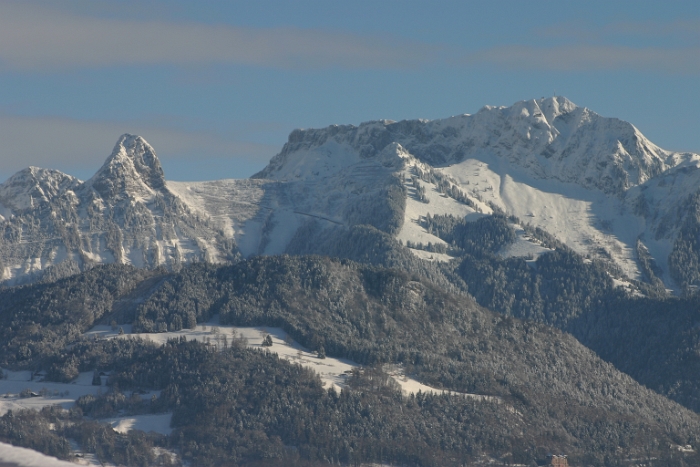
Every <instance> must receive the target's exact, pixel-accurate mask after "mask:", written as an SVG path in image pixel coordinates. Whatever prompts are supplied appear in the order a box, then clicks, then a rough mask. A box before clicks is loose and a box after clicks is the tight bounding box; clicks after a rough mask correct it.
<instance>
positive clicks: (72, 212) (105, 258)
mask: <svg viewBox="0 0 700 467" xmlns="http://www.w3.org/2000/svg"><path fill="white" fill-rule="evenodd" d="M0 229H2V231H3V232H4V235H3V237H2V238H0V281H2V282H5V283H9V284H13V283H21V282H24V281H28V280H33V279H35V278H39V277H44V276H46V275H47V274H50V275H51V276H50V277H59V276H63V275H66V274H70V273H75V272H78V271H80V270H82V269H85V268H87V267H90V266H91V265H94V264H99V263H112V262H116V263H125V264H133V265H135V266H140V267H156V266H165V267H177V266H178V265H179V264H181V263H183V262H189V261H211V262H220V261H226V260H229V259H232V258H234V257H235V256H236V255H237V254H238V249H237V247H236V244H235V241H234V240H233V239H232V238H227V237H226V236H225V234H224V233H223V232H222V231H221V229H220V228H219V226H218V225H215V223H213V222H212V221H211V219H210V218H209V216H207V215H201V214H198V213H196V212H195V210H194V209H192V207H191V206H189V205H187V203H185V202H183V201H182V199H181V198H180V197H179V196H178V195H176V194H175V193H173V192H172V191H170V190H169V189H168V188H167V186H166V184H165V176H164V174H163V169H162V167H161V165H160V162H159V160H158V157H157V156H156V153H155V151H154V150H153V148H152V147H151V146H150V145H149V144H148V142H146V140H145V139H144V138H142V137H140V136H134V135H128V134H125V135H122V136H121V137H120V138H119V140H118V141H117V144H116V145H115V147H114V150H113V151H112V153H111V154H110V156H109V157H108V158H107V160H106V161H105V163H104V165H103V166H102V167H101V168H100V169H99V170H98V171H97V173H96V174H95V175H94V176H93V177H92V178H90V179H89V180H87V181H86V182H82V181H80V180H78V179H76V178H74V177H71V176H69V175H66V174H63V173H61V172H58V171H55V170H45V169H38V168H35V167H30V168H27V169H24V170H22V171H20V172H18V173H17V174H15V175H13V176H12V177H11V178H10V179H9V180H7V181H6V182H5V183H3V184H2V185H0Z"/></svg>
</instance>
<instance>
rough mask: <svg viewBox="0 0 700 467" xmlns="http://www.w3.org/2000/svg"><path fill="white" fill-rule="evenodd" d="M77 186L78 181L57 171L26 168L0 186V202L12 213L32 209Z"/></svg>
mask: <svg viewBox="0 0 700 467" xmlns="http://www.w3.org/2000/svg"><path fill="white" fill-rule="evenodd" d="M78 184H80V180H78V179H77V178H75V177H72V176H70V175H67V174H64V173H63V172H60V171H58V170H52V169H41V168H38V167H27V168H26V169H23V170H20V171H19V172H17V173H16V174H14V175H13V176H12V177H10V178H9V179H8V180H7V181H5V182H4V183H3V184H1V185H0V202H1V203H2V204H3V205H5V206H6V207H7V208H10V209H12V210H14V211H21V210H25V209H32V208H35V207H38V206H39V205H40V204H42V203H46V202H49V201H50V200H52V199H54V198H55V197H57V196H59V195H60V194H62V193H64V192H65V191H66V190H69V189H73V188H75V187H76V186H78Z"/></svg>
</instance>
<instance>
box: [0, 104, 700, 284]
mask: <svg viewBox="0 0 700 467" xmlns="http://www.w3.org/2000/svg"><path fill="white" fill-rule="evenodd" d="M699 166H700V156H698V155H696V154H690V153H675V152H670V151H665V150H663V149H661V148H659V147H658V146H656V145H654V144H653V143H651V142H650V141H649V140H647V139H646V138H645V137H644V136H643V135H642V134H641V133H640V132H639V130H637V129H636V128H635V127H634V126H633V125H632V124H630V123H627V122H624V121H621V120H618V119H614V118H606V117H602V116H600V115H598V114H596V113H594V112H592V111H591V110H589V109H586V108H584V107H578V106H576V105H575V104H573V103H572V102H570V101H569V100H567V99H566V98H564V97H556V98H547V99H538V100H530V101H522V102H518V103H516V104H514V105H513V106H511V107H484V108H483V109H481V110H480V111H479V112H477V113H476V114H474V115H460V116H455V117H451V118H447V119H442V120H433V121H427V120H410V121H401V122H392V121H386V120H382V121H374V122H368V123H363V124H361V125H359V126H353V125H342V126H339V125H333V126H330V127H327V128H324V129H310V130H295V131H293V132H292V133H291V134H290V136H289V140H288V142H287V143H286V144H285V145H284V147H283V148H282V150H281V152H280V153H279V154H278V155H276V156H275V157H273V158H272V160H271V161H270V163H269V165H268V166H267V167H266V168H265V169H263V170H262V171H261V172H260V173H258V174H256V175H255V176H254V177H253V178H252V179H249V180H219V181H210V182H171V181H166V179H165V177H164V174H163V171H162V169H161V167H160V164H159V162H158V159H157V157H156V156H155V152H154V151H153V149H152V148H151V147H150V146H149V145H148V143H146V142H145V141H144V140H143V138H140V137H135V136H130V135H125V136H123V137H122V138H121V139H120V141H119V142H118V143H117V146H116V147H115V151H114V152H113V154H112V155H111V156H110V158H109V159H108V160H107V162H105V165H104V166H103V167H102V168H101V169H100V170H99V171H98V173H97V174H96V175H95V176H94V177H92V178H91V179H90V180H88V181H87V182H81V181H79V180H76V179H74V178H72V177H70V176H67V175H65V174H61V173H59V172H56V171H48V170H42V169H35V168H31V169H26V170H25V171H22V172H20V173H18V174H16V175H15V176H13V177H12V178H11V179H9V180H8V181H6V182H5V183H3V184H2V185H0V216H2V217H1V218H0V227H1V228H2V232H3V235H2V238H0V271H1V273H2V276H1V277H2V280H3V281H4V283H6V284H11V283H19V282H22V281H31V280H35V279H36V278H38V277H41V276H43V275H46V274H48V276H47V277H58V276H60V275H62V274H66V273H69V272H75V271H77V270H82V269H84V268H85V267H89V266H90V265H92V264H99V263H109V262H120V263H128V264H134V265H137V266H145V267H154V266H158V265H163V266H166V267H170V268H177V267H178V265H179V264H182V263H185V262H189V261H199V260H207V261H212V262H225V261H229V260H231V259H234V258H236V256H237V255H238V253H239V252H240V254H241V255H242V256H244V257H249V256H251V255H258V254H279V253H285V252H287V253H294V254H299V253H304V254H306V253H322V254H330V253H329V252H330V251H331V250H332V251H333V253H332V254H334V255H338V256H343V257H348V258H350V259H354V260H358V261H365V259H366V257H365V256H362V255H365V254H366V253H367V251H366V250H367V249H366V247H365V248H363V249H362V250H363V252H362V253H360V251H361V249H358V248H355V247H352V248H348V249H347V250H344V249H343V248H342V245H341V246H333V247H332V248H330V247H329V243H328V239H329V238H332V237H334V236H337V235H340V236H344V237H348V236H349V235H350V236H352V237H353V238H357V232H359V230H357V228H358V227H359V226H363V225H364V226H371V227H372V228H374V229H375V230H376V231H377V232H381V233H383V234H386V235H389V236H391V237H393V238H394V239H395V240H396V241H397V243H398V242H400V243H402V244H403V245H404V246H408V249H405V248H403V247H401V246H400V245H398V244H397V245H393V246H391V249H392V251H393V252H394V253H392V256H393V257H396V256H402V255H404V254H405V253H406V252H407V251H408V252H411V254H412V255H413V257H414V258H415V260H416V261H422V260H428V261H432V262H446V261H449V260H450V259H452V258H453V257H455V256H456V255H458V254H457V252H455V251H454V250H453V249H451V248H450V245H449V244H448V243H446V242H445V241H444V240H443V239H441V238H439V236H437V235H434V233H433V232H430V231H429V229H428V228H427V227H426V219H427V217H428V215H436V214H439V215H452V216H456V217H459V218H464V217H466V218H467V219H468V220H470V221H472V220H476V219H479V218H480V217H483V216H484V215H490V214H492V213H493V212H494V210H497V211H504V212H505V213H506V214H507V215H512V216H515V217H514V218H513V221H512V222H513V226H514V228H516V230H519V231H520V230H522V228H524V227H527V224H530V225H532V226H533V227H538V228H540V229H542V230H544V231H546V232H548V233H549V234H551V235H553V236H554V237H555V238H556V239H557V240H558V241H559V242H561V243H563V244H565V245H566V246H568V247H569V248H571V249H572V250H574V251H575V252H577V253H578V254H580V255H582V256H584V257H588V258H591V259H595V260H599V261H603V262H605V263H607V264H608V265H609V266H610V268H609V269H610V271H611V272H612V273H613V275H614V276H615V278H616V279H619V280H620V281H621V282H619V283H620V284H624V283H628V282H629V281H644V282H647V283H649V284H651V285H653V286H654V287H656V288H657V289H658V290H662V289H664V288H668V289H672V290H674V291H675V292H676V293H679V294H681V293H690V292H692V291H693V290H695V288H697V286H698V285H700V253H699V252H700V221H698V220H697V219H700V216H698V215H697V212H700V202H698V200H699V199H700V193H699V191H698V190H699V188H698V187H700V170H698V168H699ZM353 229H354V230H353ZM350 231H354V232H355V234H352V235H351V234H350ZM362 231H363V232H369V231H367V230H362ZM339 238H340V237H339ZM375 240H376V238H374V237H372V238H370V237H367V238H366V239H365V240H364V241H365V242H367V243H371V242H374V241H375ZM517 242H518V244H517V245H516V246H515V247H513V248H508V249H506V250H504V251H503V252H502V255H505V256H518V255H529V254H536V255H539V254H542V253H546V251H545V250H543V249H542V247H541V245H540V243H538V241H536V239H532V238H530V237H529V236H527V235H520V236H519V237H518V240H517ZM359 243H361V242H359ZM357 244H358V242H356V245H355V246H357ZM399 250H401V252H400V253H399ZM358 255H359V256H358ZM404 262H405V261H404Z"/></svg>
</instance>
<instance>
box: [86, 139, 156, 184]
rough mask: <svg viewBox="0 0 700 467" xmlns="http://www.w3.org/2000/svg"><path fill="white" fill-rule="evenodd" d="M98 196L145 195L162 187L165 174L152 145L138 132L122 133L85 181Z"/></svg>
mask: <svg viewBox="0 0 700 467" xmlns="http://www.w3.org/2000/svg"><path fill="white" fill-rule="evenodd" d="M86 186H89V187H92V188H93V189H94V190H95V191H97V192H98V193H99V194H100V196H102V198H114V197H115V196H118V195H120V194H121V195H123V194H128V195H130V196H148V195H151V194H153V193H154V192H157V191H162V190H163V189H164V188H165V175H164V174H163V169H162V167H161V166H160V161H159V160H158V157H156V153H155V151H154V150H153V148H152V147H151V146H150V145H149V144H148V143H147V142H146V140H145V139H143V138H141V137H140V136H134V135H122V136H121V137H120V138H119V141H117V144H116V145H115V146H114V150H113V151H112V155H111V156H109V158H108V159H107V161H106V162H105V163H104V165H103V166H102V167H101V168H100V170H98V171H97V173H96V174H95V175H94V176H93V177H92V178H91V179H90V180H88V182H87V183H86Z"/></svg>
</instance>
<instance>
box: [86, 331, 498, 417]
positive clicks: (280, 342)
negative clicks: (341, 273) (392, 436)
mask: <svg viewBox="0 0 700 467" xmlns="http://www.w3.org/2000/svg"><path fill="white" fill-rule="evenodd" d="M121 327H122V328H123V329H124V334H122V335H120V334H119V333H118V330H117V331H113V330H112V329H111V328H110V327H109V326H96V327H95V328H93V329H91V330H90V331H89V332H88V333H87V334H88V335H91V336H95V335H96V336H99V337H100V338H106V339H110V338H122V339H124V338H130V337H139V338H141V339H144V340H150V341H152V342H155V343H157V344H161V345H163V344H165V343H166V342H167V341H168V340H169V339H179V338H180V337H183V336H184V337H185V338H187V340H197V341H199V342H204V343H208V344H209V345H215V346H217V348H223V346H224V342H225V341H226V342H228V343H229V344H230V343H231V342H232V340H233V339H237V338H241V337H242V338H245V339H247V341H248V347H249V348H254V349H266V350H268V351H270V352H273V353H276V354H277V355H278V356H279V357H280V358H282V359H284V360H287V361H289V362H291V363H298V364H300V365H302V366H304V367H307V368H311V369H312V370H314V371H315V372H316V373H317V374H318V375H319V377H320V378H321V381H322V382H323V385H324V386H325V387H326V388H329V387H334V388H335V390H336V391H341V390H342V389H343V388H346V387H347V384H346V380H347V378H348V376H349V375H350V373H352V371H353V370H354V369H361V368H362V366H361V365H359V364H358V363H356V362H353V361H351V360H347V359H344V358H333V357H326V358H323V359H322V358H318V356H317V355H316V353H315V352H311V351H309V349H307V348H305V347H303V346H301V345H300V344H299V343H298V342H295V341H294V340H293V339H291V337H290V336H289V335H288V334H287V333H286V332H284V331H283V330H282V329H281V328H274V327H240V326H230V325H221V324H219V320H218V317H214V318H213V319H212V320H211V321H209V322H208V323H204V324H198V325H197V326H196V327H195V328H194V329H183V330H180V331H173V332H162V333H131V332H130V331H131V327H130V326H128V325H122V326H121ZM267 335H269V336H270V337H271V338H272V344H273V345H272V346H271V347H264V346H263V345H262V341H263V339H264V337H265V336H267ZM389 374H390V375H391V376H392V377H393V378H394V379H395V380H396V382H397V383H399V385H400V386H401V388H402V390H403V391H404V393H406V394H410V393H417V392H418V391H421V392H423V393H436V394H441V393H443V392H445V393H448V394H452V395H460V396H463V397H469V398H473V399H476V400H485V401H498V400H499V399H498V398H495V397H492V396H484V395H479V394H466V393H458V392H454V391H443V390H440V389H436V388H433V387H430V386H428V385H425V384H423V383H420V382H419V381H416V380H414V379H412V378H410V377H408V376H406V375H405V374H403V372H402V371H401V368H400V367H398V366H394V367H392V369H391V370H389ZM154 431H155V430H154Z"/></svg>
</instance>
